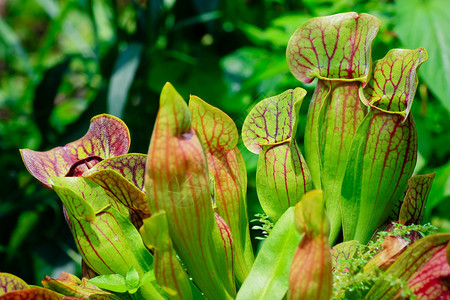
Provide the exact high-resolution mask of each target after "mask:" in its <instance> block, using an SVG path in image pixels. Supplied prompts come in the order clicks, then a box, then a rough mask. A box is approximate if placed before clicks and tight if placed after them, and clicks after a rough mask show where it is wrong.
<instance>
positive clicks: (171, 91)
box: [158, 82, 191, 136]
mask: <svg viewBox="0 0 450 300" xmlns="http://www.w3.org/2000/svg"><path fill="white" fill-rule="evenodd" d="M159 105H160V106H159V112H158V116H160V115H161V117H159V119H160V121H159V123H160V124H159V126H163V127H166V128H167V129H168V130H169V131H170V133H171V134H173V135H174V136H182V135H183V134H188V133H189V131H190V130H191V116H190V114H189V109H188V106H187V103H186V101H184V99H183V97H181V95H180V94H179V93H178V92H177V90H176V89H175V88H174V86H173V85H172V84H171V83H169V82H167V83H166V84H165V85H164V87H163V89H162V91H161V96H160V103H159Z"/></svg>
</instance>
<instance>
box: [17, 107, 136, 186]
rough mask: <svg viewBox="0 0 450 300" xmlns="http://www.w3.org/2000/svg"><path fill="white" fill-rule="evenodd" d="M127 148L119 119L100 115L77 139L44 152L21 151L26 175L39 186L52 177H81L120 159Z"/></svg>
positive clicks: (124, 128) (127, 136)
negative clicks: (109, 160) (108, 160)
mask: <svg viewBox="0 0 450 300" xmlns="http://www.w3.org/2000/svg"><path fill="white" fill-rule="evenodd" d="M129 147H130V132H129V131H128V128H127V126H126V125H125V123H123V122H122V121H121V120H120V119H118V118H116V117H113V116H110V115H106V114H102V115H98V116H95V117H93V118H92V119H91V124H90V126H89V131H88V132H87V133H86V134H85V135H84V136H83V137H82V138H80V139H78V140H76V141H74V142H71V143H69V144H67V145H65V146H63V147H56V148H53V149H51V150H49V151H46V152H39V151H33V150H29V149H21V150H20V154H21V155H22V159H23V162H24V163H25V166H26V167H27V169H28V171H29V172H30V173H31V175H33V176H34V177H35V178H36V179H37V180H39V182H40V183H41V184H43V185H44V186H45V187H47V188H51V186H50V184H49V183H48V182H47V181H48V179H49V178H50V177H52V176H59V177H62V176H66V175H70V174H74V173H82V172H83V171H85V170H86V169H88V168H89V167H92V166H93V165H94V164H95V163H97V162H99V161H101V160H102V159H105V158H108V157H113V156H118V155H123V154H125V153H127V152H128V149H129Z"/></svg>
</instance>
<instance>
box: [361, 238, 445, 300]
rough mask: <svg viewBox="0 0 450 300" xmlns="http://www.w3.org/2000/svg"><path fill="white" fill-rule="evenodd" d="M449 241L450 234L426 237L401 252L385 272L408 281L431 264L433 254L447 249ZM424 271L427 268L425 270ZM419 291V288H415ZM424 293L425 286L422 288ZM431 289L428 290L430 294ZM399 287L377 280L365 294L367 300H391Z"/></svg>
mask: <svg viewBox="0 0 450 300" xmlns="http://www.w3.org/2000/svg"><path fill="white" fill-rule="evenodd" d="M449 240H450V234H448V233H441V234H433V235H429V236H426V237H424V238H422V239H420V240H417V241H416V242H414V243H413V244H412V245H411V246H409V247H408V248H407V249H406V251H405V252H403V253H402V254H401V255H400V257H399V258H398V259H397V260H396V261H395V262H394V264H392V266H391V267H389V269H387V270H386V272H387V273H388V274H389V275H390V276H391V278H400V279H403V280H406V281H409V280H410V279H411V278H414V277H415V276H416V275H418V274H420V273H418V271H419V270H420V269H421V268H422V267H423V266H424V265H427V263H428V262H430V264H431V265H429V266H428V267H430V266H433V265H434V263H433V262H432V260H433V258H434V257H435V254H436V253H438V252H439V251H441V249H442V248H444V249H445V247H447V245H448V242H449ZM425 270H426V271H428V270H427V268H426V269H425ZM415 287H416V288H419V289H420V286H416V285H415ZM424 290H425V291H426V290H427V288H426V286H425V287H424ZM431 291H432V289H430V290H429V292H431ZM400 292H401V290H400V287H399V286H392V285H391V284H390V281H383V280H379V281H377V282H375V284H374V285H373V286H372V288H371V289H370V291H369V293H368V294H367V296H366V298H367V299H393V298H394V297H395V296H396V295H397V294H398V293H400Z"/></svg>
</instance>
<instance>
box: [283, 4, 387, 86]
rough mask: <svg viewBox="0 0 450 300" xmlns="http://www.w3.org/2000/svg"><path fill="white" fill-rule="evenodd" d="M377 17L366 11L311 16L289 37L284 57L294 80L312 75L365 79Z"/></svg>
mask: <svg viewBox="0 0 450 300" xmlns="http://www.w3.org/2000/svg"><path fill="white" fill-rule="evenodd" d="M379 26H380V21H379V20H378V19H377V18H375V17H373V16H371V15H367V14H360V15H358V14H357V13H354V12H353V13H343V14H337V15H332V16H327V17H318V18H313V19H311V20H309V21H307V22H306V23H304V24H303V25H301V26H300V27H299V28H298V29H297V30H296V31H295V33H294V34H293V35H292V37H291V39H290V40H289V43H288V47H287V51H286V57H287V61H288V65H289V69H290V70H291V72H292V74H293V75H294V76H295V78H297V79H298V80H300V81H302V82H304V83H310V82H312V81H313V79H314V77H318V78H320V79H329V80H334V79H337V80H355V81H356V80H358V81H361V82H363V83H364V82H365V81H366V79H367V77H368V75H369V73H370V63H371V48H372V47H371V46H372V41H373V39H374V38H375V36H376V34H377V32H378V27H379Z"/></svg>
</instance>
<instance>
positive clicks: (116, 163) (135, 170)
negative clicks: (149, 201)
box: [85, 153, 147, 192]
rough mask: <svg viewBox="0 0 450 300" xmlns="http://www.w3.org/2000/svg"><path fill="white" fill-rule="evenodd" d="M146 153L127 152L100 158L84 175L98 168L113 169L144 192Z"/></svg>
mask: <svg viewBox="0 0 450 300" xmlns="http://www.w3.org/2000/svg"><path fill="white" fill-rule="evenodd" d="M146 160H147V155H145V154H139V153H129V154H125V155H120V156H115V157H110V158H107V159H104V160H102V161H101V162H99V163H98V164H96V165H95V166H93V167H92V168H91V169H89V171H86V173H85V175H90V174H93V173H94V172H97V171H100V170H114V171H116V172H118V173H119V174H120V175H122V176H123V177H124V178H125V179H127V180H128V181H129V182H130V183H132V184H133V185H134V186H135V187H137V188H138V189H140V190H141V191H142V192H144V176H145V162H146Z"/></svg>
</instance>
